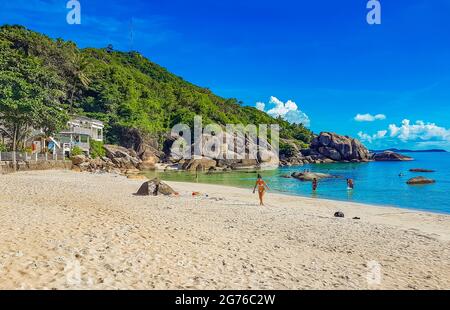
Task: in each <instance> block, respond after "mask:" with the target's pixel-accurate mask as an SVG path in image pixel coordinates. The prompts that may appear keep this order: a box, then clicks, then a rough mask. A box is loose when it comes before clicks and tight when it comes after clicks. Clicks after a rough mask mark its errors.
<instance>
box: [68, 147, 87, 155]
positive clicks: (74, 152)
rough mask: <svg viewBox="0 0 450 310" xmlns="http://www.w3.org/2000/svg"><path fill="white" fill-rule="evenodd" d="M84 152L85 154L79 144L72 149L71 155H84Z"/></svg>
mask: <svg viewBox="0 0 450 310" xmlns="http://www.w3.org/2000/svg"><path fill="white" fill-rule="evenodd" d="M83 154H84V152H83V150H82V149H81V148H80V147H78V146H74V147H73V148H72V149H71V150H70V156H78V155H83Z"/></svg>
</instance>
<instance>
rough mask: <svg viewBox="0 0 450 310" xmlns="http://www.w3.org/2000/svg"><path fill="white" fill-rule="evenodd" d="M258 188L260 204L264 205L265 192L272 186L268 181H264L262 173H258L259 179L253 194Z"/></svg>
mask: <svg viewBox="0 0 450 310" xmlns="http://www.w3.org/2000/svg"><path fill="white" fill-rule="evenodd" d="M256 188H258V195H259V205H260V206H264V194H265V193H266V189H267V190H270V188H269V186H267V184H266V182H264V180H263V179H262V176H261V175H260V174H258V179H257V180H256V184H255V187H254V188H253V194H254V193H255V192H256Z"/></svg>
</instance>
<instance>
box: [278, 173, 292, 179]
mask: <svg viewBox="0 0 450 310" xmlns="http://www.w3.org/2000/svg"><path fill="white" fill-rule="evenodd" d="M281 177H282V178H283V179H292V176H291V175H289V174H284V175H282V176H281Z"/></svg>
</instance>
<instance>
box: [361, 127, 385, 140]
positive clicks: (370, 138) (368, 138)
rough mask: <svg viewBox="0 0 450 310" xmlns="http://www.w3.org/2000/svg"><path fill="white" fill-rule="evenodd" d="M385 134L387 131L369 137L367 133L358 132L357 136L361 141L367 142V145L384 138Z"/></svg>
mask: <svg viewBox="0 0 450 310" xmlns="http://www.w3.org/2000/svg"><path fill="white" fill-rule="evenodd" d="M387 133H388V131H387V130H379V131H378V132H377V133H376V134H373V135H369V134H367V133H364V132H362V131H360V132H358V136H359V138H360V139H361V141H367V142H369V143H372V142H373V141H374V140H378V139H382V138H384V137H385V136H386V134H387Z"/></svg>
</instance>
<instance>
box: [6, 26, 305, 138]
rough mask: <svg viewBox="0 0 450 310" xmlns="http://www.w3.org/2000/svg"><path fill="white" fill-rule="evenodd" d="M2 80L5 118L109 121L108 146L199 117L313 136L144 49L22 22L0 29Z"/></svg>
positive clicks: (16, 121) (49, 126)
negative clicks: (87, 44)
mask: <svg viewBox="0 0 450 310" xmlns="http://www.w3.org/2000/svg"><path fill="white" fill-rule="evenodd" d="M0 85H1V86H0V110H1V111H2V113H1V115H0V121H6V122H7V123H8V124H9V125H10V126H13V125H17V126H22V127H30V126H44V127H45V129H46V130H47V131H48V132H52V131H55V130H58V129H59V128H60V127H61V124H63V123H64V122H65V121H66V119H67V118H66V117H67V115H66V112H65V111H67V112H68V113H77V114H81V115H86V116H88V117H93V118H96V119H99V120H102V121H104V122H105V125H106V128H105V133H106V140H107V142H108V143H116V144H120V142H121V141H122V138H123V136H124V135H126V133H127V132H129V130H131V129H137V130H138V131H139V133H141V134H144V135H148V136H151V137H155V138H157V139H160V140H161V139H162V138H163V137H164V135H165V134H167V133H168V132H170V129H171V128H172V126H173V125H175V124H178V123H186V124H188V125H192V124H193V118H194V115H196V114H198V115H201V116H202V117H203V123H204V124H208V123H211V122H215V123H218V124H222V125H224V124H237V123H242V124H244V125H247V124H279V125H280V129H281V130H280V136H281V138H284V139H295V140H298V141H299V142H301V143H303V144H305V143H309V142H310V140H311V138H312V133H311V131H309V130H308V129H306V128H305V127H303V125H292V124H289V123H288V122H286V121H284V120H282V119H274V118H272V117H270V116H269V115H267V114H266V113H263V112H261V111H259V110H257V109H255V108H253V107H247V106H243V105H242V103H240V102H238V101H237V100H236V99H224V98H221V97H218V96H216V95H214V94H213V93H212V92H211V91H210V90H209V89H207V88H201V87H198V86H195V85H193V84H191V83H188V82H186V81H184V80H183V79H182V78H180V77H178V76H175V75H174V74H172V73H170V72H168V71H167V70H166V69H164V68H162V67H160V66H158V65H157V64H154V63H152V62H151V61H149V60H148V59H146V58H144V57H143V56H141V55H140V54H139V53H137V52H129V53H124V52H117V51H113V50H112V49H111V48H107V49H93V48H88V49H83V50H81V49H78V48H77V46H76V45H75V44H74V43H73V42H70V41H63V40H61V39H57V40H52V39H50V38H48V37H46V36H44V35H41V34H38V33H36V32H33V31H30V30H27V29H25V28H23V27H21V26H2V27H0ZM3 111H5V112H3ZM21 131H22V132H23V130H21ZM17 139H18V140H20V137H17Z"/></svg>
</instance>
